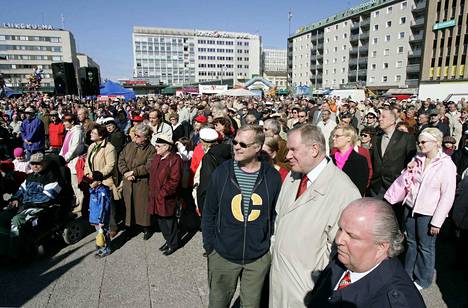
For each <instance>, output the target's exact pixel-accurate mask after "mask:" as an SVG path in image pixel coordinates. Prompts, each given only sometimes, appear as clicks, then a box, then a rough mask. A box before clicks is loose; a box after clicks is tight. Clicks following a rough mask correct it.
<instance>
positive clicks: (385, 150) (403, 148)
mask: <svg viewBox="0 0 468 308" xmlns="http://www.w3.org/2000/svg"><path fill="white" fill-rule="evenodd" d="M396 122H397V117H396V114H395V113H394V112H393V111H391V110H382V112H381V114H380V117H379V126H380V129H381V130H382V133H380V134H379V135H378V136H377V137H376V140H375V145H374V147H373V150H372V154H371V158H372V168H373V171H374V174H373V176H372V179H371V185H370V195H371V196H372V197H376V198H378V199H383V196H384V194H385V192H386V191H387V189H388V188H389V187H390V185H391V184H392V183H393V181H395V179H396V178H397V177H398V176H399V175H400V173H401V171H402V170H403V169H404V168H406V165H407V164H408V163H409V162H410V160H411V159H412V158H413V156H414V155H415V154H416V139H415V137H414V136H413V135H411V134H408V133H404V132H400V131H399V130H397V129H396Z"/></svg>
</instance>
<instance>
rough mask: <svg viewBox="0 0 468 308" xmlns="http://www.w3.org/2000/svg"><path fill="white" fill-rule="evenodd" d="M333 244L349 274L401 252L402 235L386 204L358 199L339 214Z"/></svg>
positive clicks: (367, 268) (368, 267)
mask: <svg viewBox="0 0 468 308" xmlns="http://www.w3.org/2000/svg"><path fill="white" fill-rule="evenodd" d="M339 227H340V229H339V231H338V233H337V235H336V239H335V243H336V245H337V247H338V259H339V260H340V261H341V262H342V263H343V265H345V266H346V267H347V268H348V269H349V270H351V271H355V272H365V271H368V270H370V269H372V268H373V267H374V266H376V265H377V264H379V263H380V262H382V261H383V260H385V259H386V258H389V257H394V256H397V255H398V254H400V253H401V252H402V251H403V239H404V237H403V234H402V233H401V232H400V230H399V228H398V222H397V220H396V217H395V214H394V213H393V209H392V208H391V207H390V205H388V204H387V203H385V202H383V201H380V200H377V199H373V198H362V199H358V200H356V201H354V202H352V203H351V204H349V205H348V206H347V207H346V208H345V210H344V211H343V213H342V214H341V217H340V221H339Z"/></svg>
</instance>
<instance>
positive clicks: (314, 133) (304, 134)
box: [288, 124, 326, 154]
mask: <svg viewBox="0 0 468 308" xmlns="http://www.w3.org/2000/svg"><path fill="white" fill-rule="evenodd" d="M296 131H298V132H299V133H300V134H301V138H302V143H304V144H307V145H312V144H314V143H315V144H318V145H319V150H320V153H321V154H324V153H325V152H326V147H325V137H324V136H323V134H322V131H321V130H320V128H318V127H317V126H315V125H312V124H304V125H301V126H299V127H295V128H293V129H291V130H289V131H288V136H289V135H290V134H291V133H293V132H296Z"/></svg>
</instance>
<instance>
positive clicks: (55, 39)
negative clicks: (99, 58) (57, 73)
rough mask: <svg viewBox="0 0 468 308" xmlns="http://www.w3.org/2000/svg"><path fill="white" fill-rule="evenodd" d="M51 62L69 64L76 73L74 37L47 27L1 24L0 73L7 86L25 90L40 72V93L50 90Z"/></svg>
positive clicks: (51, 80)
mask: <svg viewBox="0 0 468 308" xmlns="http://www.w3.org/2000/svg"><path fill="white" fill-rule="evenodd" d="M53 62H70V63H73V64H74V66H75V71H77V69H78V67H79V64H78V59H77V57H76V44H75V39H74V37H73V34H72V33H71V32H69V31H66V30H61V29H54V28H53V27H52V26H50V25H31V24H11V23H3V24H0V73H2V74H3V76H4V78H5V83H6V86H8V87H11V88H13V89H18V90H25V89H26V87H27V84H28V79H29V76H30V75H31V74H32V73H33V71H34V69H35V68H39V69H40V70H42V83H41V87H42V90H45V91H50V90H53V86H54V79H53V75H52V63H53Z"/></svg>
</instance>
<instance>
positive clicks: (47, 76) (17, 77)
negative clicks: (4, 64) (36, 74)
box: [4, 74, 52, 80]
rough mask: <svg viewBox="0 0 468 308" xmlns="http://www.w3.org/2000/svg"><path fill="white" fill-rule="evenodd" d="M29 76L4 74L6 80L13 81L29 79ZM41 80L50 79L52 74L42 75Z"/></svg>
mask: <svg viewBox="0 0 468 308" xmlns="http://www.w3.org/2000/svg"><path fill="white" fill-rule="evenodd" d="M29 76H31V74H5V76H4V77H5V78H6V79H10V80H14V79H18V80H19V79H29ZM42 78H52V74H42Z"/></svg>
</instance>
